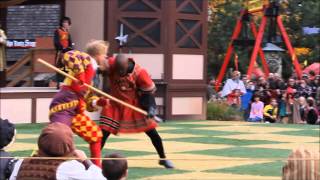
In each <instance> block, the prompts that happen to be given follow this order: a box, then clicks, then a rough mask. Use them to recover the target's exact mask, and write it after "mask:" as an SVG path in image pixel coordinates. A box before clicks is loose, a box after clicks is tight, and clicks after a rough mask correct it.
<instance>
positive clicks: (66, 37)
mask: <svg viewBox="0 0 320 180" xmlns="http://www.w3.org/2000/svg"><path fill="white" fill-rule="evenodd" d="M70 28H71V19H70V18H69V17H63V18H61V20H60V26H59V28H58V29H57V30H55V32H54V37H53V41H54V47H55V49H56V66H57V67H58V68H60V69H61V70H63V71H66V69H65V66H64V65H63V62H62V57H63V53H65V52H68V51H70V50H72V49H73V43H72V40H71V35H70ZM56 80H57V88H59V83H60V82H62V81H63V80H64V76H63V75H60V74H59V73H57V75H56Z"/></svg>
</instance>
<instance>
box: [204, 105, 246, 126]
mask: <svg viewBox="0 0 320 180" xmlns="http://www.w3.org/2000/svg"><path fill="white" fill-rule="evenodd" d="M207 119H208V120H220V121H242V120H243V114H242V113H241V112H240V111H239V109H236V108H233V107H231V106H229V105H228V104H226V103H224V102H210V103H208V106H207Z"/></svg>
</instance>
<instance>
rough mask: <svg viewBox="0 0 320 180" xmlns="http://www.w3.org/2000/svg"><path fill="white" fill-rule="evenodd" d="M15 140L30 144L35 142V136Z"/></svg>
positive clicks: (36, 140) (36, 141)
mask: <svg viewBox="0 0 320 180" xmlns="http://www.w3.org/2000/svg"><path fill="white" fill-rule="evenodd" d="M15 142H17V143H30V144H37V143H38V139H37V138H26V139H16V140H15Z"/></svg>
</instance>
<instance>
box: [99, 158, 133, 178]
mask: <svg viewBox="0 0 320 180" xmlns="http://www.w3.org/2000/svg"><path fill="white" fill-rule="evenodd" d="M105 158H124V157H123V156H122V155H120V154H117V153H114V154H110V155H107V156H105ZM102 174H103V176H104V177H106V178H107V179H108V180H126V179H127V177H128V163H127V160H125V159H110V160H108V159H107V160H103V161H102Z"/></svg>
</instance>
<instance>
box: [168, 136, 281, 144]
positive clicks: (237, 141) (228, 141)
mask: <svg viewBox="0 0 320 180" xmlns="http://www.w3.org/2000/svg"><path fill="white" fill-rule="evenodd" d="M166 141H178V142H189V143H203V144H226V145H234V146H248V145H258V144H279V143H284V142H277V141H268V140H245V139H231V138H221V137H190V138H174V139H166Z"/></svg>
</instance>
